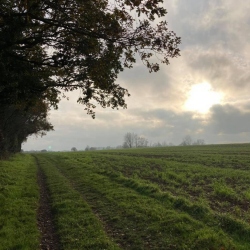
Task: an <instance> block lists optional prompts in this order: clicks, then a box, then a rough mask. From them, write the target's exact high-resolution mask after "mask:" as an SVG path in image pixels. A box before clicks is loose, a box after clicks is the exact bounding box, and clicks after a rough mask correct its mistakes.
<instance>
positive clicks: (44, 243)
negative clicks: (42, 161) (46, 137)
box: [36, 159, 60, 250]
mask: <svg viewBox="0 0 250 250" xmlns="http://www.w3.org/2000/svg"><path fill="white" fill-rule="evenodd" d="M36 163H37V168H38V171H37V182H38V186H39V191H40V200H39V208H38V211H37V224H38V228H39V230H40V233H41V242H40V249H41V250H59V249H60V244H59V238H58V235H57V233H56V229H55V226H54V221H53V214H52V211H51V206H50V195H49V190H48V187H47V184H46V176H45V174H44V172H43V170H42V168H41V166H40V165H39V162H38V160H37V159H36Z"/></svg>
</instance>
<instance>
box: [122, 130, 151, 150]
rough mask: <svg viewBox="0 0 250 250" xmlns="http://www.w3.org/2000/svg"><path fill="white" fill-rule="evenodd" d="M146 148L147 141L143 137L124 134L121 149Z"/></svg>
mask: <svg viewBox="0 0 250 250" xmlns="http://www.w3.org/2000/svg"><path fill="white" fill-rule="evenodd" d="M147 146H148V140H147V139H146V138H145V137H143V136H138V135H137V134H135V133H126V134H125V136H124V142H123V148H132V147H136V148H139V147H147Z"/></svg>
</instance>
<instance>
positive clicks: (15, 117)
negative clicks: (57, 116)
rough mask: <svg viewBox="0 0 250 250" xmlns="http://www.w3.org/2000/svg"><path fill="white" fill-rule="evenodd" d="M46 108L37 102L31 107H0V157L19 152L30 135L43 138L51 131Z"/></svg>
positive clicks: (44, 104) (43, 103)
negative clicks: (7, 153)
mask: <svg viewBox="0 0 250 250" xmlns="http://www.w3.org/2000/svg"><path fill="white" fill-rule="evenodd" d="M47 111H48V107H47V104H46V103H45V102H43V101H42V100H37V102H36V103H34V106H33V107H29V108H27V107H26V108H24V107H23V106H21V105H10V106H6V105H5V106H2V107H1V109H0V155H1V154H5V153H6V152H11V153H16V152H20V151H21V144H22V142H24V141H26V139H27V137H28V136H29V135H31V134H36V135H37V136H43V135H45V134H46V131H50V130H53V126H52V125H51V124H50V123H49V122H48V121H47V118H46V117H47Z"/></svg>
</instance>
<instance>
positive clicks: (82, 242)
mask: <svg viewBox="0 0 250 250" xmlns="http://www.w3.org/2000/svg"><path fill="white" fill-rule="evenodd" d="M36 159H37V161H38V164H39V165H40V167H41V168H42V170H43V171H44V173H45V175H46V177H47V185H48V188H49V191H50V195H51V207H52V211H53V215H54V218H55V221H56V225H55V226H56V229H57V233H58V235H59V239H60V248H61V249H65V250H66V249H93V250H95V249H96V250H100V249H114V250H118V249H120V248H119V247H118V246H117V245H116V244H114V243H113V242H112V241H111V240H110V239H109V238H108V237H107V235H106V234H105V230H104V228H103V227H102V224H101V222H100V221H99V220H98V218H97V217H96V216H95V215H94V214H93V212H92V210H91V209H90V207H89V206H88V204H87V203H86V202H85V201H84V200H83V199H82V197H81V195H80V193H78V192H77V191H75V190H74V189H73V188H72V186H71V183H70V182H69V181H68V180H67V178H65V177H64V176H63V174H62V173H61V172H60V171H59V170H58V168H57V165H55V164H54V163H53V162H51V161H49V160H48V159H47V157H44V155H42V154H40V155H36Z"/></svg>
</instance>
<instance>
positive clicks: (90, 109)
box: [0, 0, 180, 155]
mask: <svg viewBox="0 0 250 250" xmlns="http://www.w3.org/2000/svg"><path fill="white" fill-rule="evenodd" d="M115 2H116V4H112V3H111V1H107V0H84V1H78V0H57V1H49V0H19V1H16V0H2V1H1V2H0V75H1V80H0V155H3V154H4V153H7V152H18V151H20V149H21V144H22V143H23V142H24V141H25V140H27V138H28V136H30V135H32V134H36V135H44V134H45V133H46V132H47V131H50V130H52V129H53V126H52V124H50V122H49V121H48V112H49V110H50V109H51V108H54V109H57V108H58V103H59V101H60V100H61V98H63V97H65V95H66V94H67V92H68V91H73V90H77V89H78V90H80V92H81V96H80V97H79V98H78V100H77V102H78V103H80V104H83V107H84V110H86V112H87V114H89V115H91V116H92V117H93V118H94V117H95V112H94V109H95V107H96V105H97V104H98V105H100V106H101V107H103V108H106V107H111V108H113V109H118V108H126V107H127V106H126V102H125V98H126V97H127V96H129V92H128V90H127V89H125V88H123V87H122V86H120V85H119V84H117V83H116V79H117V76H118V74H119V73H120V72H121V71H123V70H124V68H131V67H132V66H133V64H134V63H135V62H136V58H137V57H138V58H140V60H141V61H142V62H143V63H144V65H146V67H147V68H148V70H149V72H157V71H158V70H159V63H158V62H159V61H160V62H161V63H164V64H169V58H172V57H177V56H179V48H178V47H179V44H180V38H179V37H177V36H176V34H175V33H174V32H173V31H169V30H168V26H167V23H166V22H165V21H160V22H158V23H157V24H155V23H154V21H155V19H156V18H161V17H164V16H165V15H166V13H167V11H166V9H165V8H163V7H162V6H161V3H162V2H163V1H162V0H154V1H151V0H145V1H142V0H138V1H134V0H117V1H115ZM155 58H159V60H158V62H157V61H156V60H155Z"/></svg>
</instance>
